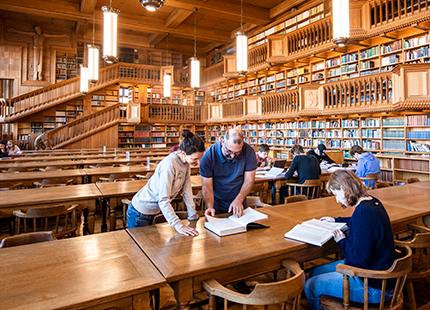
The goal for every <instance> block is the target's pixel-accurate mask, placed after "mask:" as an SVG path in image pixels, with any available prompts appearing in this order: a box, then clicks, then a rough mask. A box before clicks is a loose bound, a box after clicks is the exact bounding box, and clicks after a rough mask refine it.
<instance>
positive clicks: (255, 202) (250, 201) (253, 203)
mask: <svg viewBox="0 0 430 310" xmlns="http://www.w3.org/2000/svg"><path fill="white" fill-rule="evenodd" d="M245 199H246V206H247V207H251V208H252V207H257V208H260V207H270V205H268V204H265V203H262V202H261V200H260V197H255V196H246V198H245Z"/></svg>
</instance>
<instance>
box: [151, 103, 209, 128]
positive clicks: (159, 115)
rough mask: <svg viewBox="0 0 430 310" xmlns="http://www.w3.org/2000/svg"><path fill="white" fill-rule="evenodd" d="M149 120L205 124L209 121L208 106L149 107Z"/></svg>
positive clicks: (153, 105) (152, 105)
mask: <svg viewBox="0 0 430 310" xmlns="http://www.w3.org/2000/svg"><path fill="white" fill-rule="evenodd" d="M147 109H148V120H149V121H151V122H153V121H156V122H158V121H166V122H176V123H189V122H197V123H198V122H204V121H206V120H207V107H206V106H181V105H166V104H163V105H158V104H150V105H148V106H147Z"/></svg>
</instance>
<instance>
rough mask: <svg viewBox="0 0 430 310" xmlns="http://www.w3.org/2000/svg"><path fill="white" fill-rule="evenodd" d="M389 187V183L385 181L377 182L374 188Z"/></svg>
mask: <svg viewBox="0 0 430 310" xmlns="http://www.w3.org/2000/svg"><path fill="white" fill-rule="evenodd" d="M383 187H391V184H390V183H388V182H385V181H381V182H377V183H376V188H383Z"/></svg>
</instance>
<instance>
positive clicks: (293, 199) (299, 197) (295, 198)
mask: <svg viewBox="0 0 430 310" xmlns="http://www.w3.org/2000/svg"><path fill="white" fill-rule="evenodd" d="M305 200H308V197H307V196H305V195H296V196H289V197H285V203H292V202H298V201H305Z"/></svg>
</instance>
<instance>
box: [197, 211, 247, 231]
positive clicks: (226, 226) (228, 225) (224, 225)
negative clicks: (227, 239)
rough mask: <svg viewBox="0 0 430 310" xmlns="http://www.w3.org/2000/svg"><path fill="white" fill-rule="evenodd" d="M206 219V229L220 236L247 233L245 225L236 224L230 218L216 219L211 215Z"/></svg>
mask: <svg viewBox="0 0 430 310" xmlns="http://www.w3.org/2000/svg"><path fill="white" fill-rule="evenodd" d="M206 218H207V219H208V222H206V223H205V227H206V228H208V229H209V230H211V231H213V232H214V233H216V234H217V235H219V236H224V235H229V234H233V233H238V232H245V231H246V227H245V226H244V225H242V224H239V223H236V222H234V221H232V220H230V219H228V218H216V217H212V216H209V215H207V216H206ZM206 224H210V225H206Z"/></svg>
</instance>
